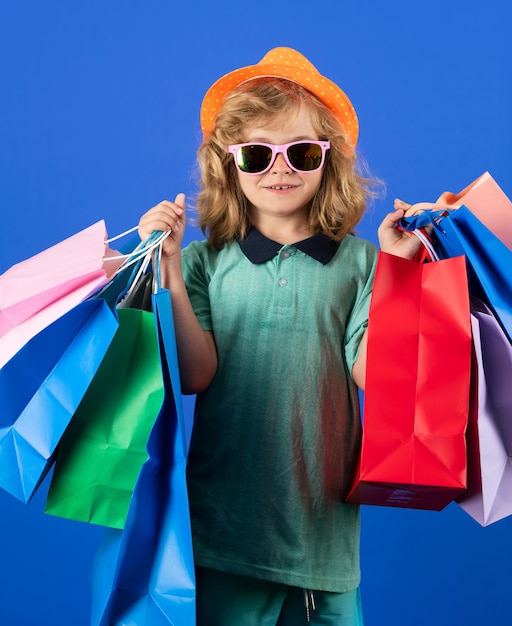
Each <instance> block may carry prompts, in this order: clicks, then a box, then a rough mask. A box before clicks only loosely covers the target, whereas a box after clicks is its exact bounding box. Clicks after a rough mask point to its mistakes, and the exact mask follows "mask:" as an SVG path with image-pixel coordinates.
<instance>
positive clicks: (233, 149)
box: [228, 139, 331, 176]
mask: <svg viewBox="0 0 512 626" xmlns="http://www.w3.org/2000/svg"><path fill="white" fill-rule="evenodd" d="M303 143H312V144H314V145H315V146H320V147H321V148H322V160H321V161H320V165H319V166H318V167H316V168H315V169H314V170H299V169H297V168H296V167H295V166H294V165H292V164H291V163H290V159H289V157H288V148H291V147H292V146H297V145H300V144H303ZM249 146H263V147H264V148H269V149H270V150H271V151H272V158H271V159H270V162H269V164H268V166H267V167H266V168H265V169H263V170H261V171H260V172H244V171H243V170H242V169H241V168H240V165H239V164H238V160H237V158H236V157H237V152H238V150H239V149H240V148H246V147H249ZM330 147H331V142H330V141H319V140H316V139H307V140H306V139H301V140H300V141H291V142H290V143H283V144H273V143H263V142H260V141H250V142H248V143H235V144H233V145H231V146H228V152H230V153H231V154H232V155H233V159H234V161H235V165H236V168H237V169H238V171H239V172H241V173H242V174H247V175H248V176H260V175H261V174H266V173H267V172H268V171H269V170H270V169H272V166H273V165H274V163H275V160H276V158H277V155H278V154H282V155H283V158H284V160H285V162H286V165H288V167H289V168H290V169H291V170H293V171H294V172H298V173H299V174H311V173H313V172H318V170H320V169H322V167H323V166H324V164H325V155H326V154H327V150H329V149H330Z"/></svg>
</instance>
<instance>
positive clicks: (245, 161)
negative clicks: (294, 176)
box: [236, 145, 272, 174]
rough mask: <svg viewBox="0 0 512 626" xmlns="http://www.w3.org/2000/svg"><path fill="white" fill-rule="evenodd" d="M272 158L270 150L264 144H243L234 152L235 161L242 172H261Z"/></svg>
mask: <svg viewBox="0 0 512 626" xmlns="http://www.w3.org/2000/svg"><path fill="white" fill-rule="evenodd" d="M271 159H272V150H271V149H270V148H267V147H266V146H258V145H254V146H243V147H242V148H239V149H238V150H237V153H236V162H237V165H238V167H239V168H240V170H241V171H242V172H246V173H247V174H257V173H258V172H263V170H265V169H266V168H267V167H268V166H269V165H270V161H271Z"/></svg>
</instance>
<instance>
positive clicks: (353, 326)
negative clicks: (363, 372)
mask: <svg viewBox="0 0 512 626" xmlns="http://www.w3.org/2000/svg"><path fill="white" fill-rule="evenodd" d="M376 262H377V250H376V248H374V247H373V246H372V247H369V248H367V250H366V258H365V260H364V261H363V263H362V266H361V267H362V268H364V270H363V272H362V273H361V276H360V284H359V288H358V294H357V298H356V301H355V303H354V307H353V309H352V312H351V314H350V317H349V320H348V323H347V329H346V334H345V359H346V363H347V368H348V372H349V374H350V375H351V376H352V368H353V367H354V363H355V361H356V358H357V355H358V353H359V346H360V344H361V339H362V338H363V335H364V333H365V331H366V329H367V328H368V313H369V310H370V300H371V295H372V289H373V280H374V277H375V265H376Z"/></svg>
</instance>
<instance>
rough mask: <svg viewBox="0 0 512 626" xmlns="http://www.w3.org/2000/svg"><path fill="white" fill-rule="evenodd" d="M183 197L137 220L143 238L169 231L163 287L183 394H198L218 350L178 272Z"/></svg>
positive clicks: (210, 376)
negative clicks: (167, 296) (168, 301)
mask: <svg viewBox="0 0 512 626" xmlns="http://www.w3.org/2000/svg"><path fill="white" fill-rule="evenodd" d="M185 224H186V214H185V196H184V194H178V195H177V196H176V200H175V201H174V202H169V201H167V200H165V201H163V202H161V203H160V204H158V205H156V206H155V207H153V208H152V209H150V210H149V211H148V212H147V213H145V214H144V215H143V216H142V217H141V219H140V222H139V235H140V238H141V239H142V240H143V241H144V240H145V239H147V237H149V235H150V234H151V233H152V232H153V231H155V230H161V231H168V230H171V234H170V235H169V236H168V237H167V238H166V239H165V241H164V243H163V249H162V264H161V269H162V286H163V287H165V288H166V289H169V291H170V293H171V300H172V308H173V314H174V326H175V332H176V345H177V350H178V361H179V366H180V376H181V386H182V391H183V393H186V394H192V393H199V392H201V391H203V390H204V389H206V387H208V385H209V384H210V383H211V381H212V379H213V377H214V375H215V372H216V371H217V349H216V346H215V340H214V337H213V333H211V332H209V331H204V330H203V329H202V328H201V326H200V324H199V322H198V321H197V318H196V316H195V313H194V310H193V309H192V305H191V304H190V300H189V297H188V294H187V289H186V287H185V282H184V280H183V274H182V271H181V243H182V240H183V233H184V231H185Z"/></svg>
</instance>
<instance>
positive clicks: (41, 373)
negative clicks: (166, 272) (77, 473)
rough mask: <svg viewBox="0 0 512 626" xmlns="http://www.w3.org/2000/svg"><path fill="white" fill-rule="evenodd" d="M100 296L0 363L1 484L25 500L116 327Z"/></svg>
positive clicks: (40, 476)
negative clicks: (0, 365) (1, 364)
mask: <svg viewBox="0 0 512 626" xmlns="http://www.w3.org/2000/svg"><path fill="white" fill-rule="evenodd" d="M117 326H118V322H117V318H116V317H115V315H114V313H113V311H112V309H111V308H110V307H109V306H108V304H107V303H106V301H105V300H103V299H95V300H89V301H85V302H82V303H81V304H79V305H77V306H76V307H75V308H73V309H71V311H69V312H68V313H66V314H65V315H63V316H62V317H60V318H59V319H57V320H56V321H55V322H53V324H51V325H50V326H48V327H47V328H45V329H44V330H42V331H41V332H40V333H38V334H37V335H36V336H35V337H33V338H32V339H31V340H30V341H29V342H28V343H26V344H25V346H24V347H23V348H22V349H21V350H20V351H19V352H17V353H16V354H15V355H14V356H13V357H12V358H11V359H10V360H9V361H8V362H7V363H6V364H5V365H4V366H3V367H2V368H1V369H0V407H1V409H0V487H2V489H4V490H5V491H7V492H9V493H10V494H12V495H13V496H15V497H16V498H18V499H19V500H21V501H23V502H28V501H29V500H30V498H31V497H32V495H33V494H34V493H35V491H36V489H37V488H38V486H39V485H40V484H41V482H42V480H43V479H44V477H45V475H46V474H47V472H48V470H49V469H50V467H51V465H52V462H53V459H54V453H55V449H56V447H57V444H58V443H59V441H60V439H61V437H62V435H63V434H64V431H65V429H66V427H67V426H68V424H69V422H70V420H71V418H72V416H73V413H74V412H75V410H76V408H77V407H78V405H79V403H80V401H81V399H82V397H83V395H84V394H85V392H86V390H87V387H88V386H89V384H90V382H91V380H92V379H93V377H94V374H95V373H96V370H97V369H98V367H99V365H100V363H101V361H102V359H103V357H104V355H105V353H106V351H107V349H108V346H109V345H110V342H111V341H112V338H113V337H114V334H115V332H116V330H117Z"/></svg>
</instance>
